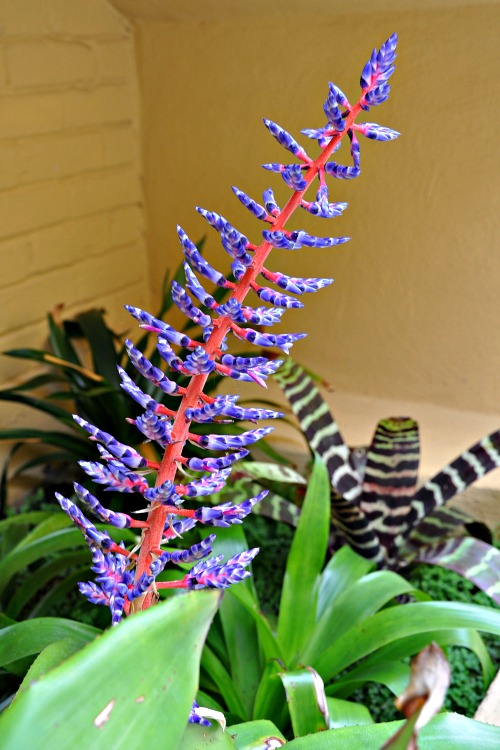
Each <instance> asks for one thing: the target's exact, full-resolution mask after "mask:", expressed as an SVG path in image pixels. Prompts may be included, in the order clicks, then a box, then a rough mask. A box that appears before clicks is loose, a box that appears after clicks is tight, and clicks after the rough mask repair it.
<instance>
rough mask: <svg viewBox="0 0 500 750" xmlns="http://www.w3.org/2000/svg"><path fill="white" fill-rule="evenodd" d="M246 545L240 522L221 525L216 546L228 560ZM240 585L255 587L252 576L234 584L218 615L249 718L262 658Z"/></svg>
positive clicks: (216, 549) (254, 626) (250, 589)
mask: <svg viewBox="0 0 500 750" xmlns="http://www.w3.org/2000/svg"><path fill="white" fill-rule="evenodd" d="M245 549H248V544H247V541H246V539H245V535H244V533H243V530H242V529H241V527H240V526H230V527H229V528H227V529H221V530H220V531H219V533H218V534H217V540H216V542H215V544H214V546H213V552H214V554H215V555H218V554H224V559H225V560H228V559H229V558H230V557H231V556H232V555H235V554H237V553H238V552H242V551H243V550H245ZM241 587H243V588H245V589H247V591H249V592H251V591H252V583H251V581H250V580H246V581H242V582H241V583H239V584H237V586H231V587H230V589H229V590H228V591H227V592H226V594H225V596H224V597H223V599H222V602H221V606H220V608H219V615H220V619H221V623H222V629H223V632H224V639H225V642H226V646H227V652H228V655H229V663H230V670H231V677H232V680H233V683H234V685H235V687H236V688H237V690H238V692H239V694H240V697H241V702H242V704H243V706H244V708H245V713H244V715H243V717H244V718H248V719H249V718H250V717H251V716H252V709H253V704H254V700H255V693H256V691H257V686H258V684H259V680H260V674H261V664H260V661H261V659H260V648H259V639H258V635H257V628H256V625H255V621H254V619H253V617H252V615H251V614H250V613H249V612H248V611H247V610H246V608H245V607H244V605H243V604H241V602H240V601H238V599H237V598H236V597H235V596H233V595H232V591H233V589H235V588H241Z"/></svg>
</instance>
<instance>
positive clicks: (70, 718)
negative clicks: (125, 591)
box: [0, 591, 218, 750]
mask: <svg viewBox="0 0 500 750" xmlns="http://www.w3.org/2000/svg"><path fill="white" fill-rule="evenodd" d="M217 603H218V594H217V593H216V592H205V591H201V592H199V591H196V592H191V593H189V594H186V595H184V596H177V597H173V598H172V599H169V600H168V601H167V602H164V603H162V604H158V605H157V606H156V607H152V608H150V609H149V610H147V611H146V612H140V613H138V614H136V615H134V616H133V617H130V618H128V619H127V620H126V621H125V622H124V623H123V624H122V625H120V626H119V627H117V628H112V629H111V630H110V631H108V632H107V633H105V634H104V635H103V636H102V637H101V638H98V639H97V640H96V641H94V642H93V643H91V644H89V645H88V646H87V647H86V648H84V649H82V650H81V651H80V652H79V653H77V654H75V655H74V656H73V657H71V658H70V659H68V660H67V661H65V662H64V663H63V664H61V665H60V666H59V667H57V668H56V669H54V670H52V671H51V672H49V674H47V675H46V676H45V677H43V679H41V680H40V681H39V682H36V683H35V684H34V685H32V686H31V688H30V689H29V690H27V691H26V693H24V694H23V695H21V696H19V698H18V699H16V700H15V701H14V703H13V704H12V705H11V706H10V707H9V709H8V710H7V711H5V712H4V713H3V714H2V716H1V717H0V734H1V736H2V750H19V748H21V747H23V748H24V747H25V748H28V747H29V748H30V749H31V750H46V748H48V747H50V748H51V749H52V750H67V748H69V747H71V748H73V750H88V748H92V750H109V748H111V747H112V748H114V750H130V748H132V747H148V746H150V745H151V746H157V747H160V746H162V747H165V748H169V750H177V748H178V747H179V745H180V742H181V739H182V736H183V734H184V730H185V726H186V721H187V717H188V713H189V710H190V707H191V704H192V701H193V699H194V696H195V694H196V687H197V681H198V665H199V658H200V653H201V649H202V645H203V641H204V638H205V635H206V632H207V630H208V627H209V625H210V621H211V619H212V617H213V615H214V613H215V609H216V607H217Z"/></svg>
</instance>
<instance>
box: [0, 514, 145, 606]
mask: <svg viewBox="0 0 500 750" xmlns="http://www.w3.org/2000/svg"><path fill="white" fill-rule="evenodd" d="M118 531H119V537H120V539H123V540H125V541H127V540H128V541H135V539H136V537H135V534H134V533H133V532H131V531H130V530H129V529H119V530H118ZM110 533H111V534H113V533H115V534H116V532H115V531H114V530H110ZM68 547H71V548H74V547H86V542H85V540H84V538H83V536H82V534H81V532H80V531H79V529H75V528H69V529H61V530H60V531H54V532H52V533H51V534H48V535H47V536H44V537H42V538H41V539H36V540H35V541H34V542H32V543H31V544H27V545H26V546H23V545H22V544H21V545H18V546H17V547H15V548H14V549H13V550H12V551H11V552H10V553H9V554H8V555H7V556H6V557H4V559H3V560H1V561H0V595H1V594H3V592H4V590H5V587H6V586H7V584H8V582H9V581H10V579H11V578H12V576H13V575H15V574H16V573H18V572H19V571H20V570H22V569H23V568H25V567H26V566H27V565H30V563H32V562H34V561H35V560H39V559H40V558H43V557H46V556H47V555H48V554H50V553H52V552H58V551H60V550H63V549H67V548H68Z"/></svg>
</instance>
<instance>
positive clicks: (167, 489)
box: [143, 480, 182, 505]
mask: <svg viewBox="0 0 500 750" xmlns="http://www.w3.org/2000/svg"><path fill="white" fill-rule="evenodd" d="M143 494H144V497H145V499H146V500H147V501H148V502H149V503H157V502H159V503H162V504H163V505H178V504H179V503H181V502H182V498H181V497H180V496H179V495H177V494H176V491H175V484H174V483H173V482H170V481H169V480H167V481H166V482H163V483H162V484H160V485H158V487H149V488H148V489H147V490H146V491H145V492H144V493H143Z"/></svg>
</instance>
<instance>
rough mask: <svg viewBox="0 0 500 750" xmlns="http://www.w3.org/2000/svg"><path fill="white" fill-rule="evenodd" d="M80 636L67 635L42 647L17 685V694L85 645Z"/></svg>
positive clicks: (23, 691) (24, 690)
mask: <svg viewBox="0 0 500 750" xmlns="http://www.w3.org/2000/svg"><path fill="white" fill-rule="evenodd" d="M85 643H86V642H85V641H82V640H81V638H75V637H68V638H63V639H62V640H61V641H54V642H53V643H49V644H48V645H47V646H45V648H43V649H42V650H41V651H40V653H39V654H38V656H37V657H36V659H35V661H34V662H33V664H32V665H31V667H30V668H29V669H28V671H27V672H26V674H25V676H24V679H23V681H22V682H21V684H20V686H19V690H18V691H17V695H18V696H19V695H21V694H22V693H25V692H26V691H27V690H28V688H29V687H30V685H31V683H32V682H35V681H36V680H39V679H40V677H43V675H44V674H47V672H50V670H51V669H54V667H57V666H59V664H62V662H63V661H65V660H66V659H68V658H69V657H70V656H72V655H73V654H75V653H76V652H77V651H79V650H80V649H81V648H83V646H84V645H85Z"/></svg>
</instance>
